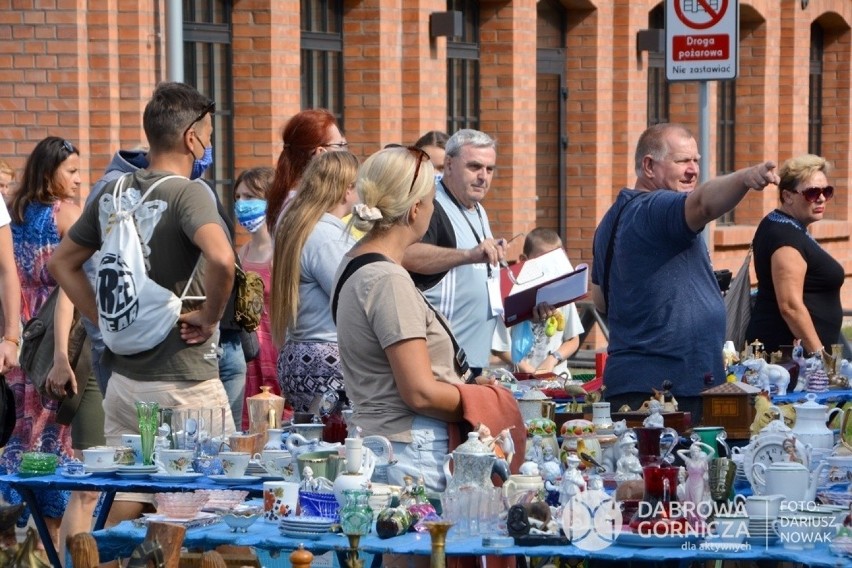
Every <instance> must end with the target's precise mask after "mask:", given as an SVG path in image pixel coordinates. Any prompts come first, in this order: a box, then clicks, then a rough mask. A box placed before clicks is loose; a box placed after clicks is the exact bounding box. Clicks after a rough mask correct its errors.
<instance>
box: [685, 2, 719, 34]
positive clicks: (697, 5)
mask: <svg viewBox="0 0 852 568" xmlns="http://www.w3.org/2000/svg"><path fill="white" fill-rule="evenodd" d="M673 1H674V9H675V14H677V17H678V19H679V20H680V21H681V22H683V24H684V25H685V26H686V27H688V28H692V29H694V30H706V29H707V28H712V27H713V26H715V25H716V24H718V23H719V22H720V21H722V18H724V17H725V12H727V11H728V0H673Z"/></svg>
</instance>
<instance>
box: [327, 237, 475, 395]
mask: <svg viewBox="0 0 852 568" xmlns="http://www.w3.org/2000/svg"><path fill="white" fill-rule="evenodd" d="M373 262H391V260H390V259H388V257H386V256H385V255H383V254H379V253H377V252H368V253H366V254H362V255H361V256H356V257H355V258H353V259H352V260H351V261H350V262H349V264H347V265H346V268H344V269H343V273H341V275H340V280H338V281H337V286H335V287H334V295H333V296H332V297H331V317H332V319H333V320H334V323H335V324H337V300H338V298H339V297H340V290H341V289H342V288H343V283H344V282H346V281H347V280H348V279H349V277H350V276H352V275H353V274H355V272H356V271H357V270H358V269H359V268H361V267H362V266H366V265H368V264H372V263H373ZM418 292H420V291H419V290H418ZM420 295H421V296H423V292H420ZM423 299H424V300H426V305H427V306H429V309H430V310H432V311H433V312H435V316H437V318H438V323H440V324H441V327H443V328H444V331H446V332H447V335H449V336H450V341H451V342H452V344H453V351H454V352H455V362H456V366H457V367H458V368H457V369H456V371H458V373H459V376H460V377H464V376H465V375H467V374H468V370H469V369H470V365H468V364H467V354H466V353H465V352H464V349H462V348H461V345H459V344H458V342H457V341H456V336H455V335H453V332H452V330H451V329H450V326H448V325H447V322H445V321H444V318H443V316H441V314H440V313H439V312H438V311H437V310H436V309H435V308H434V306H432V304H430V303H429V300H427V299H426V297H425V296H423ZM474 378H475V377H474Z"/></svg>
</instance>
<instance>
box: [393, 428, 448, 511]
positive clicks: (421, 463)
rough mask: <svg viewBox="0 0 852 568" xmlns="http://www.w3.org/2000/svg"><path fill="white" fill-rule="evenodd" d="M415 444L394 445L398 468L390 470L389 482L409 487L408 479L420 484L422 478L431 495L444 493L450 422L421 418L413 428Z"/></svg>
mask: <svg viewBox="0 0 852 568" xmlns="http://www.w3.org/2000/svg"><path fill="white" fill-rule="evenodd" d="M411 437H412V439H413V440H412V442H411V443H409V444H406V443H404V442H392V446H393V454H394V459H396V460H397V463H396V465H394V466H393V467H391V468H389V469H388V481H389V482H390V483H391V484H392V485H399V486H400V487H405V485H406V484H405V476H406V475H408V476H411V477H412V479H414V481H417V479H418V478H420V477H421V476H422V477H423V481H424V483H425V485H426V491H427V492H428V493H429V494H430V495H431V494H434V493H442V492H443V491H444V489H446V487H447V478H446V476H445V475H444V460H445V459H446V456H447V449H448V447H449V438H448V435H447V423H446V422H444V421H442V420H436V419H435V418H427V417H425V416H418V417H416V418H415V419H414V422H413V424H412V425H411Z"/></svg>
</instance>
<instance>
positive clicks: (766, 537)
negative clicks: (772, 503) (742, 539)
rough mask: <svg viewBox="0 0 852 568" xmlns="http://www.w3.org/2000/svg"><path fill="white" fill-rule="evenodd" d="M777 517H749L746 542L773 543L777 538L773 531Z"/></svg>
mask: <svg viewBox="0 0 852 568" xmlns="http://www.w3.org/2000/svg"><path fill="white" fill-rule="evenodd" d="M777 522H778V519H777V518H772V517H749V519H748V542H749V543H750V544H766V545H771V544H774V543H775V542H776V541H777V540H778V533H777V532H776V531H775V524H776V523H777Z"/></svg>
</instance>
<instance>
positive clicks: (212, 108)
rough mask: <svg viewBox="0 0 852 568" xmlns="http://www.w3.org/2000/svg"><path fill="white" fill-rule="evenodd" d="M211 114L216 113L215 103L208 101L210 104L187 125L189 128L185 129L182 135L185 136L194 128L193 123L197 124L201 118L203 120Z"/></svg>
mask: <svg viewBox="0 0 852 568" xmlns="http://www.w3.org/2000/svg"><path fill="white" fill-rule="evenodd" d="M213 112H216V102H215V101H210V104H208V105H207V106H206V107H204V110H203V111H201V114H199V115H198V116H197V117H196V118H195V120H193V121H192V122H190V123H189V126H187V127H186V130H184V131H183V135H184V136H186V133H187V132H189V129H190V128H192V127H193V126H195V123H197V122H198V121H199V120H201V119H202V118H204V117H205V116H207V115H208V114H210V113H213Z"/></svg>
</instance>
